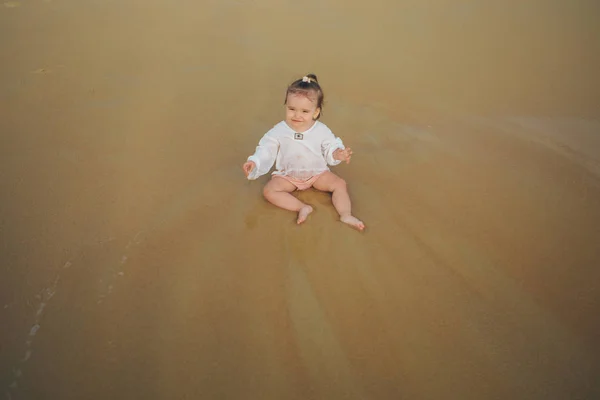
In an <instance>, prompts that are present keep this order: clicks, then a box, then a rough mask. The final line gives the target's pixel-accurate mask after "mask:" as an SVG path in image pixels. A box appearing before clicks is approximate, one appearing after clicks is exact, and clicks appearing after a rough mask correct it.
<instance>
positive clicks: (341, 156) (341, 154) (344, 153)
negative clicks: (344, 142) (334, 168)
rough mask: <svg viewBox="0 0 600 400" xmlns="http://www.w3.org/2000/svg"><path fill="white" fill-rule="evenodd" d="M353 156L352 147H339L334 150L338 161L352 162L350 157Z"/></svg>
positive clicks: (334, 156) (334, 155)
mask: <svg viewBox="0 0 600 400" xmlns="http://www.w3.org/2000/svg"><path fill="white" fill-rule="evenodd" d="M351 157H352V149H351V148H350V147H346V148H345V149H344V150H342V149H337V150H336V151H334V152H333V158H334V159H335V160H338V161H346V164H350V158H351Z"/></svg>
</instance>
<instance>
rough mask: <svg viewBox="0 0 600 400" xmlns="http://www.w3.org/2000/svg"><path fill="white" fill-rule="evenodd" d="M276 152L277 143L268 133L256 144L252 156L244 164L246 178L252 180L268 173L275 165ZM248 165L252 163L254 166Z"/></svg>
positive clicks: (277, 149) (277, 148) (277, 150)
mask: <svg viewBox="0 0 600 400" xmlns="http://www.w3.org/2000/svg"><path fill="white" fill-rule="evenodd" d="M278 152H279V142H277V140H276V139H275V138H274V137H273V136H272V135H270V132H267V133H266V134H265V136H263V137H262V139H260V142H258V146H257V147H256V151H255V152H254V154H253V155H251V156H250V157H248V160H247V162H246V164H244V172H246V171H247V174H246V176H247V177H248V179H250V180H253V179H256V178H258V177H259V176H262V175H264V174H266V173H268V172H269V171H270V170H271V167H273V164H274V163H275V159H276V158H277V153H278ZM249 163H254V166H252V165H249Z"/></svg>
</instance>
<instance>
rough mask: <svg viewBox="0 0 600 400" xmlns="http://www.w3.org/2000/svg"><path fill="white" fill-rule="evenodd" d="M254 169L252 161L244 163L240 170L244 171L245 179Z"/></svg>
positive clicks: (254, 165)
mask: <svg viewBox="0 0 600 400" xmlns="http://www.w3.org/2000/svg"><path fill="white" fill-rule="evenodd" d="M255 167H256V164H254V161H246V162H245V163H244V165H242V169H243V170H244V174H245V175H246V178H247V177H248V175H250V172H252V170H253V169H254V168H255Z"/></svg>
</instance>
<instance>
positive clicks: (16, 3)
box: [4, 1, 21, 8]
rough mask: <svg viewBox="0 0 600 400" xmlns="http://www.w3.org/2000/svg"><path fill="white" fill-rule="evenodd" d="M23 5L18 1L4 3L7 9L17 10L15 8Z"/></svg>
mask: <svg viewBox="0 0 600 400" xmlns="http://www.w3.org/2000/svg"><path fill="white" fill-rule="evenodd" d="M20 5H21V3H19V2H18V1H5V2H4V7H6V8H15V7H19V6H20Z"/></svg>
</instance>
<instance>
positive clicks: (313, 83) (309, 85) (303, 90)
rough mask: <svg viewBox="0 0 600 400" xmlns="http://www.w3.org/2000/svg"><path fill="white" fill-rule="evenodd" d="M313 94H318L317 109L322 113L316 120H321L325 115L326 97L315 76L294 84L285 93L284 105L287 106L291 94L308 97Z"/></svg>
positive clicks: (303, 78)
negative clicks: (324, 104)
mask: <svg viewBox="0 0 600 400" xmlns="http://www.w3.org/2000/svg"><path fill="white" fill-rule="evenodd" d="M311 92H315V93H317V108H318V109H319V110H320V112H319V115H317V118H316V119H319V118H320V117H321V114H322V113H323V101H324V98H325V95H324V94H323V89H321V85H319V81H318V80H317V76H316V75H315V74H308V75H305V76H303V77H302V78H300V79H297V80H295V81H294V82H292V83H291V84H290V86H288V88H287V91H286V92H285V101H284V102H283V104H287V98H288V95H290V94H300V95H304V96H307V97H308V95H309V94H310V93H311Z"/></svg>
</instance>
